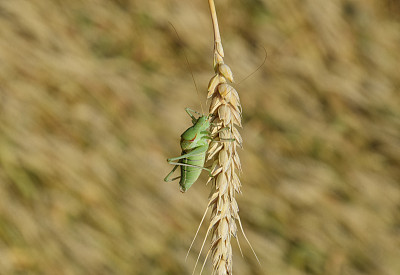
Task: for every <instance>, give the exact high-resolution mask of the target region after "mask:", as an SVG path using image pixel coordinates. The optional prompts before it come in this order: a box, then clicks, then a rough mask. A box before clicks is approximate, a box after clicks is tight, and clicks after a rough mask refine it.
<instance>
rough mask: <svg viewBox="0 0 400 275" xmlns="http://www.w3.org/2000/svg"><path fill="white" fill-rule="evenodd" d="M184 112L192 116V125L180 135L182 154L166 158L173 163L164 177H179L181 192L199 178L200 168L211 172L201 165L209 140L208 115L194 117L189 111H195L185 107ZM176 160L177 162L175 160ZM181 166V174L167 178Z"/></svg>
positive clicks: (168, 180)
mask: <svg viewBox="0 0 400 275" xmlns="http://www.w3.org/2000/svg"><path fill="white" fill-rule="evenodd" d="M185 111H186V113H188V115H189V116H190V117H191V118H192V123H193V126H191V127H189V128H188V129H187V130H186V131H185V132H183V134H182V135H181V142H180V144H181V148H182V154H181V155H180V156H179V157H175V158H169V159H167V161H168V163H169V164H175V167H174V168H173V169H172V171H171V172H170V173H169V174H168V175H167V176H166V177H165V178H164V181H166V182H170V181H173V180H176V179H179V178H180V181H179V185H180V190H181V192H182V193H184V192H186V191H187V190H188V189H189V188H190V187H191V186H192V184H193V183H195V181H196V180H197V179H198V178H199V176H200V173H201V170H206V171H208V172H209V173H210V174H211V170H210V169H208V168H205V167H203V166H204V162H205V159H206V153H207V150H208V146H209V143H208V140H211V139H212V138H211V133H210V131H209V128H210V124H211V123H210V121H209V118H210V115H208V116H206V115H201V116H200V117H199V118H195V117H194V115H193V114H192V113H191V112H194V113H197V112H196V111H194V110H192V109H189V108H186V109H185ZM175 161H178V162H175ZM178 166H180V167H181V176H179V177H176V178H173V179H169V178H170V176H171V175H172V173H173V172H175V170H176V169H177V168H178Z"/></svg>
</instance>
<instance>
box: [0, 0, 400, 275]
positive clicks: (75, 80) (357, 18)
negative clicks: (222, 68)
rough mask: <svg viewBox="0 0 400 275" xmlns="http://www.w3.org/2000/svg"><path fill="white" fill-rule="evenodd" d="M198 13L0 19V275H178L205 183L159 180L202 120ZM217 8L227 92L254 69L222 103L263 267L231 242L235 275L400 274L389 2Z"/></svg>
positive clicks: (1, 15) (396, 56)
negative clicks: (189, 111)
mask: <svg viewBox="0 0 400 275" xmlns="http://www.w3.org/2000/svg"><path fill="white" fill-rule="evenodd" d="M207 2H208V1H205V0H203V1H200V0H195V1H178V0H164V1H148V0H118V1H117V0H115V1H106V0H96V1H95V0H93V1H61V0H58V1H57V0H53V1H51V0H41V1H22V0H12V1H11V0H9V1H0V274H191V271H192V268H193V266H194V262H195V258H196V257H197V253H198V252H199V249H200V246H201V239H202V238H203V237H204V233H205V226H203V228H202V230H201V231H200V237H199V239H198V240H197V241H196V242H195V244H194V249H193V251H192V252H191V253H190V255H189V259H188V260H187V262H185V260H184V258H185V254H186V251H187V249H188V247H189V245H190V242H191V239H192V237H193V236H194V233H195V231H196V228H197V225H198V223H199V222H200V219H201V216H202V213H203V210H204V209H205V207H206V205H207V197H208V193H209V186H205V185H204V183H205V180H206V176H207V175H206V173H204V175H202V177H201V179H200V180H199V181H198V182H197V184H195V185H194V186H193V187H192V188H191V189H190V190H189V191H188V192H187V193H186V194H181V193H180V192H179V188H178V184H177V183H176V182H174V183H164V182H163V178H164V177H165V175H166V174H167V173H168V172H169V171H170V169H172V166H171V165H168V164H167V162H166V158H167V157H173V156H177V155H179V154H180V149H179V136H180V134H181V133H182V132H183V131H184V130H185V129H186V128H187V127H189V126H190V125H191V122H190V118H189V117H188V116H187V115H186V113H185V111H184V108H185V107H191V108H194V109H196V110H199V111H200V102H199V98H198V97H197V95H196V90H195V88H194V85H193V82H192V79H191V76H190V73H189V71H188V69H187V66H186V63H185V56H184V54H183V52H184V51H185V52H186V53H187V56H188V58H189V61H190V63H191V67H192V69H193V73H194V75H195V77H196V80H197V83H198V86H199V90H200V97H201V101H202V103H203V105H204V103H205V95H206V87H207V84H208V81H209V79H210V78H211V76H212V75H213V70H212V49H213V41H212V38H213V35H212V26H211V20H210V15H209V9H208V3H207ZM216 5H217V12H218V15H219V20H220V28H221V32H222V38H223V45H224V47H225V55H226V58H225V62H226V63H227V64H228V65H230V67H231V68H232V70H233V72H234V74H235V76H236V80H240V79H242V78H244V77H246V76H247V75H249V74H250V73H251V72H253V71H254V70H255V69H256V68H257V66H258V65H259V64H260V63H261V62H262V60H263V59H264V55H265V53H264V49H263V47H265V48H266V50H267V53H268V58H267V61H266V63H265V64H264V66H263V67H262V68H261V69H260V70H259V71H258V72H256V73H255V74H254V75H253V76H252V77H251V78H249V79H247V80H246V81H244V82H243V83H241V84H240V85H236V86H235V87H236V88H237V90H238V92H239V94H240V96H241V101H242V106H243V112H244V114H243V115H244V117H243V119H244V120H243V122H244V123H243V124H244V128H243V130H241V133H242V135H243V139H244V150H241V151H240V156H241V160H242V165H243V174H242V175H241V179H242V183H243V188H242V191H243V194H242V195H238V203H239V207H240V210H241V211H240V214H241V218H242V221H243V224H244V228H245V231H246V232H247V235H248V237H249V239H250V241H251V242H252V244H253V246H254V248H255V250H256V252H257V253H258V256H259V258H260V261H261V265H262V266H261V267H260V266H258V265H257V263H256V261H255V258H254V257H253V255H252V253H251V251H250V249H249V247H248V245H247V244H246V243H245V241H244V239H243V237H242V236H241V235H240V237H239V239H240V241H241V244H242V248H243V252H244V258H242V257H241V256H240V253H239V249H238V247H237V245H236V243H233V250H234V273H235V274H271V275H278V274H287V275H301V274H328V275H339V274H346V275H347V274H349V275H350V274H354V275H357V274H371V275H372V274H374V275H376V274H379V275H397V274H400V260H399V257H400V184H399V181H400V168H399V167H400V94H399V87H400V73H399V65H400V2H399V1H397V0H363V1H361V0H330V1H326V0H217V1H216ZM168 21H171V22H172V23H173V24H174V26H175V27H176V29H177V30H178V32H179V35H180V37H181V40H179V39H177V37H176V35H175V33H174V30H173V29H172V27H171V26H170V25H169V23H168ZM206 223H207V222H206ZM204 256H205V253H204V252H203V254H202V256H201V260H203V259H204ZM204 274H210V264H209V263H208V264H207V265H206V268H205V272H204Z"/></svg>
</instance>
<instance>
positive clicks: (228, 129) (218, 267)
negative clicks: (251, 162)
mask: <svg viewBox="0 0 400 275" xmlns="http://www.w3.org/2000/svg"><path fill="white" fill-rule="evenodd" d="M209 6H210V12H211V19H212V22H213V29H214V60H213V61H214V62H213V64H214V70H215V73H216V74H215V75H214V76H213V77H212V78H211V80H210V82H209V85H208V95H207V99H209V98H211V104H210V109H209V112H210V114H213V117H214V118H213V121H212V122H213V124H212V126H211V133H212V135H213V136H214V138H215V142H214V143H212V144H211V146H210V148H209V151H208V156H207V160H211V159H213V165H212V169H211V174H212V177H210V178H209V180H208V182H210V181H211V182H212V190H211V194H210V197H209V203H208V208H210V209H211V220H210V225H209V227H208V230H207V233H206V236H205V239H204V242H203V244H202V247H201V250H200V253H201V251H202V249H203V247H204V243H205V240H206V238H207V236H208V234H210V233H211V235H212V237H211V247H210V249H209V251H208V253H207V256H206V259H205V260H204V263H205V262H206V260H207V258H208V256H209V255H210V253H211V258H212V266H213V273H212V274H217V275H224V274H226V275H228V274H232V264H233V262H232V246H231V238H232V237H234V238H236V236H237V226H236V221H238V222H239V225H240V228H241V231H242V233H243V235H244V237H245V239H246V241H247V242H248V243H249V241H248V239H247V237H246V235H245V234H244V232H243V227H242V223H241V221H240V218H239V207H238V204H237V202H236V199H235V194H236V193H240V192H241V191H240V187H241V183H240V180H239V177H238V176H237V171H239V172H240V171H241V169H242V168H241V163H240V159H239V155H238V153H237V150H236V149H237V147H238V146H239V147H242V137H241V136H240V133H239V131H238V130H237V129H236V127H237V126H238V127H241V126H242V122H241V118H242V106H241V104H240V99H239V94H238V93H237V91H236V90H235V89H234V88H233V87H232V86H231V85H229V84H228V81H229V82H231V83H233V82H234V78H233V73H232V70H231V69H230V67H229V66H228V65H227V64H225V63H224V50H223V47H222V42H221V37H220V32H219V27H218V20H217V14H216V11H215V5H214V1H213V0H209ZM206 212H207V210H206ZM203 219H204V216H203ZM203 219H202V220H203ZM196 235H197V233H196ZM236 240H237V241H238V239H237V238H236ZM238 244H239V241H238ZM249 245H250V243H249ZM250 247H251V245H250ZM239 248H240V245H239ZM251 249H252V250H253V248H252V247H251ZM240 252H242V251H241V249H240ZM253 253H254V250H253ZM254 255H255V253H254ZM255 256H256V255H255ZM256 258H257V256H256ZM197 260H198V259H197ZM257 261H258V258H257ZM196 265H197V261H196ZM203 267H204V264H203ZM203 267H202V269H201V270H203Z"/></svg>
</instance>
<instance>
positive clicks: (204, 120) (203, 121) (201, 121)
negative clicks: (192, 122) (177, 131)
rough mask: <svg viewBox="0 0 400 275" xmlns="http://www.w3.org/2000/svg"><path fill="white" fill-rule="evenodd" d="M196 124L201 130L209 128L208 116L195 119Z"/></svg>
mask: <svg viewBox="0 0 400 275" xmlns="http://www.w3.org/2000/svg"><path fill="white" fill-rule="evenodd" d="M196 126H198V127H199V129H201V130H202V131H204V130H207V129H208V128H210V120H209V116H201V117H199V118H198V119H197V122H196Z"/></svg>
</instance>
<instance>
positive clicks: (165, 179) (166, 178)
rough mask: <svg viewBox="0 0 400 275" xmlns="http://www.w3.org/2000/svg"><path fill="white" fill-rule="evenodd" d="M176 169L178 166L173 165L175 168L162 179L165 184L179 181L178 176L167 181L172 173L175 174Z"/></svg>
mask: <svg viewBox="0 0 400 275" xmlns="http://www.w3.org/2000/svg"><path fill="white" fill-rule="evenodd" d="M176 168H178V165H175V167H174V168H173V169H172V170H171V172H169V173H168V175H167V176H166V177H165V178H164V181H165V182H171V181H174V180H177V179H179V178H180V177H181V176H179V177H176V178H173V179H169V177H170V176H171V175H172V173H174V172H175V170H176Z"/></svg>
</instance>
